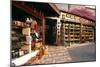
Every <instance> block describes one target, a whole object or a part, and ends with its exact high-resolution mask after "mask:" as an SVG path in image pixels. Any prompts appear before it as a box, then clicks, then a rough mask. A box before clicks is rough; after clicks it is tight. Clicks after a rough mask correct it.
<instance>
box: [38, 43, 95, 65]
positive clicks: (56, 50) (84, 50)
mask: <svg viewBox="0 0 100 67" xmlns="http://www.w3.org/2000/svg"><path fill="white" fill-rule="evenodd" d="M80 45H81V44H80ZM95 48H96V45H95V44H94V43H87V44H86V43H85V44H82V46H78V45H77V47H75V46H74V47H73V46H71V47H70V48H69V47H65V46H49V51H48V52H49V53H48V55H45V56H43V58H42V59H41V60H39V62H38V63H37V64H52V63H53V64H55V63H65V62H66V63H68V62H81V61H95V60H96V52H95Z"/></svg>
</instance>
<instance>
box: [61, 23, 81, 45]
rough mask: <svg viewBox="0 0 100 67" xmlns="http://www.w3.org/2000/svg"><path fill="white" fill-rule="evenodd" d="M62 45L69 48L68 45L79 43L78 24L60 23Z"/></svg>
mask: <svg viewBox="0 0 100 67" xmlns="http://www.w3.org/2000/svg"><path fill="white" fill-rule="evenodd" d="M61 34H62V35H61V38H62V43H63V44H64V45H67V46H69V45H70V44H74V43H79V42H80V24H76V23H72V22H64V23H62V31H61Z"/></svg>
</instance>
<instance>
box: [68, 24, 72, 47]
mask: <svg viewBox="0 0 100 67" xmlns="http://www.w3.org/2000/svg"><path fill="white" fill-rule="evenodd" d="M70 28H71V27H70V24H68V46H70Z"/></svg>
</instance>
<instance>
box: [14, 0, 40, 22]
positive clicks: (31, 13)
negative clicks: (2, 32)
mask: <svg viewBox="0 0 100 67" xmlns="http://www.w3.org/2000/svg"><path fill="white" fill-rule="evenodd" d="M12 5H13V6H16V7H17V8H19V9H21V10H23V11H25V12H26V13H28V14H30V15H33V16H35V17H37V18H39V19H41V20H42V15H41V13H40V12H37V11H35V10H33V9H32V8H31V7H29V6H27V5H25V4H22V3H17V2H13V3H12Z"/></svg>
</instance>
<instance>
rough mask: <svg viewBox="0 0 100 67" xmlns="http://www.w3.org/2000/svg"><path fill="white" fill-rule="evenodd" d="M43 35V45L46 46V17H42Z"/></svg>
mask: <svg viewBox="0 0 100 67" xmlns="http://www.w3.org/2000/svg"><path fill="white" fill-rule="evenodd" d="M42 35H43V37H42V38H43V42H42V45H45V18H44V15H43V17H42Z"/></svg>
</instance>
